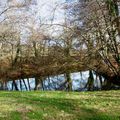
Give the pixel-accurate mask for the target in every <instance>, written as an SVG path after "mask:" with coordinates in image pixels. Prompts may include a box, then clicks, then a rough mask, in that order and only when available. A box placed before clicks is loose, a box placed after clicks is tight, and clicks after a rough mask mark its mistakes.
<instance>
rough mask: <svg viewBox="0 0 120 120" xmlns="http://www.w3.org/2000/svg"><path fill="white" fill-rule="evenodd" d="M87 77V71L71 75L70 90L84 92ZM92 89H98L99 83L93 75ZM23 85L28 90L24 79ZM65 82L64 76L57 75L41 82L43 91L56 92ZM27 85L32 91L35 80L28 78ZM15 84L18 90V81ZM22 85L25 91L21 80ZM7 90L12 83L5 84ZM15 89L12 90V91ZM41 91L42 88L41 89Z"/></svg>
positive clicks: (10, 87)
mask: <svg viewBox="0 0 120 120" xmlns="http://www.w3.org/2000/svg"><path fill="white" fill-rule="evenodd" d="M88 77H89V71H86V72H76V73H71V79H72V90H75V91H83V90H86V89H84V87H85V85H86V83H87V80H88ZM94 79H95V80H94V87H95V88H100V81H99V79H98V78H97V80H96V75H95V74H94ZM24 81H25V84H26V86H27V88H28V90H29V86H28V80H27V79H24ZM64 82H65V76H64V74H61V75H58V76H50V77H49V78H46V79H44V80H43V87H44V90H57V89H58V88H59V87H60V86H61V85H64ZM29 83H30V88H31V90H34V88H35V79H34V78H29ZM16 84H17V86H18V88H19V90H20V81H19V80H16ZM21 84H22V90H23V91H26V88H25V85H24V82H23V81H22V80H21ZM7 87H8V90H12V81H9V82H8V83H7ZM14 89H15V88H13V90H14ZM41 90H42V88H41Z"/></svg>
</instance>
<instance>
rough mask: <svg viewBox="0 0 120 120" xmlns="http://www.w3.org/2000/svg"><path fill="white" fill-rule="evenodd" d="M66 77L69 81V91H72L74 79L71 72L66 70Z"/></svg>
mask: <svg viewBox="0 0 120 120" xmlns="http://www.w3.org/2000/svg"><path fill="white" fill-rule="evenodd" d="M65 77H66V81H67V91H72V80H71V76H70V72H66V74H65Z"/></svg>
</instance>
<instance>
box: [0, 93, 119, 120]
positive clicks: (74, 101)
mask: <svg viewBox="0 0 120 120" xmlns="http://www.w3.org/2000/svg"><path fill="white" fill-rule="evenodd" d="M0 120H120V91H100V92H69V93H68V92H53V91H51V92H49V91H47V92H7V91H6V92H4V91H1V92H0Z"/></svg>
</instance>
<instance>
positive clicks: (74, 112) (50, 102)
mask: <svg viewBox="0 0 120 120" xmlns="http://www.w3.org/2000/svg"><path fill="white" fill-rule="evenodd" d="M18 103H24V104H26V105H32V106H33V107H35V106H36V107H37V109H36V111H32V112H31V113H30V114H29V117H30V118H29V119H31V118H34V117H35V118H36V120H43V119H44V118H43V114H44V113H47V114H48V115H49V116H52V117H51V120H55V119H56V120H66V117H64V116H63V118H62V119H61V118H60V117H56V116H57V115H58V114H57V113H61V112H63V111H64V112H65V113H68V114H69V115H71V116H72V117H70V118H69V119H68V120H120V116H115V115H112V114H108V113H105V112H102V111H100V110H99V109H94V108H92V106H91V107H90V108H88V107H86V106H85V104H80V103H79V101H77V100H73V99H63V98H62V99H61V98H47V97H40V98H39V97H31V98H28V97H22V99H18ZM33 112H34V116H32V114H33ZM39 116H41V118H39ZM38 118H39V119H38ZM46 119H47V120H48V119H49V117H48V118H47V117H46ZM44 120H45V119H44Z"/></svg>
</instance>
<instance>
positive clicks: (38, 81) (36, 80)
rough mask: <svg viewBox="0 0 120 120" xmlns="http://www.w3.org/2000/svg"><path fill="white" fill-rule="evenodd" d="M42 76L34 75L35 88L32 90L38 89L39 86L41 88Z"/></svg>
mask: <svg viewBox="0 0 120 120" xmlns="http://www.w3.org/2000/svg"><path fill="white" fill-rule="evenodd" d="M42 81H43V80H42V77H39V78H38V77H35V88H34V90H40V88H41V86H42V88H43V84H42Z"/></svg>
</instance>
